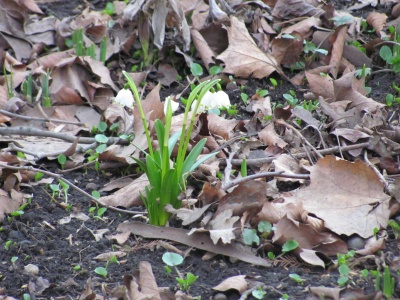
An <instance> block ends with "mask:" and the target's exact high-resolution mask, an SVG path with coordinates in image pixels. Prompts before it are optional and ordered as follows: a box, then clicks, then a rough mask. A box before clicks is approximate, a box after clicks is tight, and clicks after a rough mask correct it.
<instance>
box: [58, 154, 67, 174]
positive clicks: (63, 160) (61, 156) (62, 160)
mask: <svg viewBox="0 0 400 300" xmlns="http://www.w3.org/2000/svg"><path fill="white" fill-rule="evenodd" d="M57 161H58V163H59V164H60V165H61V169H62V170H64V166H65V163H66V162H67V157H66V156H65V155H64V154H59V155H58V156H57Z"/></svg>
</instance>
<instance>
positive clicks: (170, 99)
mask: <svg viewBox="0 0 400 300" xmlns="http://www.w3.org/2000/svg"><path fill="white" fill-rule="evenodd" d="M168 102H171V108H172V112H175V111H176V110H177V109H178V107H179V103H178V102H175V101H173V100H172V97H171V96H168V97H167V98H165V101H164V114H165V115H167V107H168Z"/></svg>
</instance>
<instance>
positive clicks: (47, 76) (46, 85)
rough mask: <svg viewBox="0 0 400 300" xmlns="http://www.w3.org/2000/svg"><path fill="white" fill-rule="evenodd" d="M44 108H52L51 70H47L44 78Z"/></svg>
mask: <svg viewBox="0 0 400 300" xmlns="http://www.w3.org/2000/svg"><path fill="white" fill-rule="evenodd" d="M42 78H43V79H42V106H43V107H50V106H51V99H50V90H49V84H50V70H49V69H47V71H46V74H45V75H44V76H43V77H42Z"/></svg>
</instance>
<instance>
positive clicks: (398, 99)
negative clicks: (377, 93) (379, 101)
mask: <svg viewBox="0 0 400 300" xmlns="http://www.w3.org/2000/svg"><path fill="white" fill-rule="evenodd" d="M385 102H386V105H387V106H393V104H395V103H397V104H400V97H396V96H394V95H393V94H390V93H389V94H387V95H386V97H385Z"/></svg>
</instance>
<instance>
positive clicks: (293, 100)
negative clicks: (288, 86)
mask: <svg viewBox="0 0 400 300" xmlns="http://www.w3.org/2000/svg"><path fill="white" fill-rule="evenodd" d="M282 96H283V98H285V100H286V102H287V103H288V104H289V105H290V106H292V107H295V106H296V105H297V103H299V99H297V97H296V93H295V92H294V91H293V90H290V91H289V94H283V95H282Z"/></svg>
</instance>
